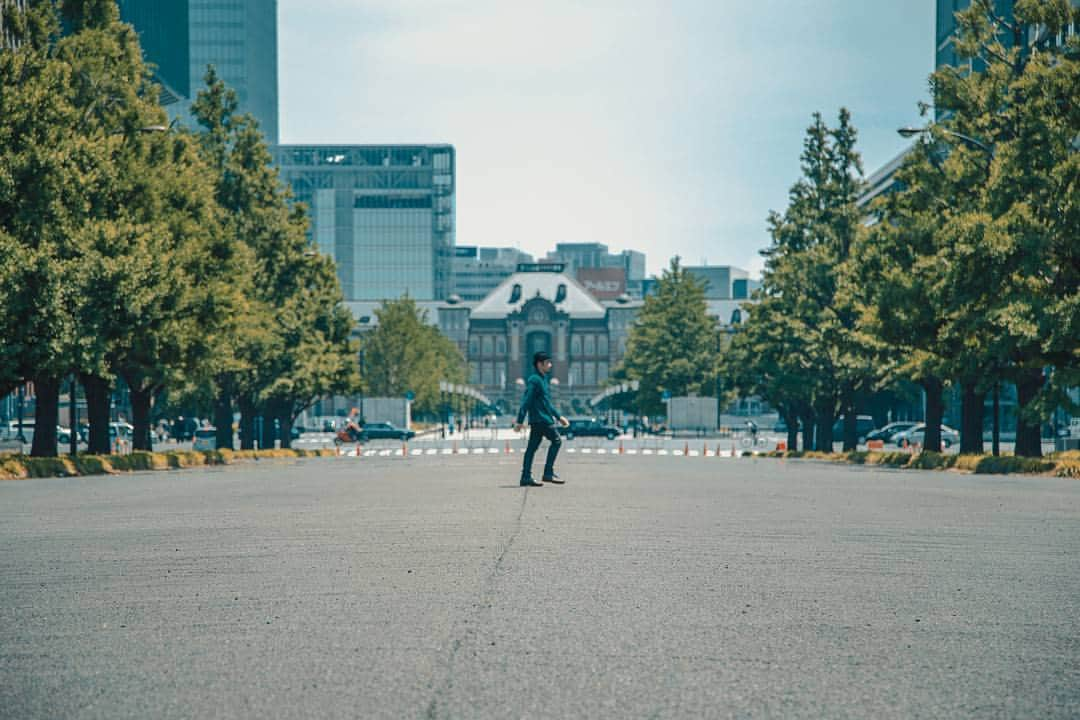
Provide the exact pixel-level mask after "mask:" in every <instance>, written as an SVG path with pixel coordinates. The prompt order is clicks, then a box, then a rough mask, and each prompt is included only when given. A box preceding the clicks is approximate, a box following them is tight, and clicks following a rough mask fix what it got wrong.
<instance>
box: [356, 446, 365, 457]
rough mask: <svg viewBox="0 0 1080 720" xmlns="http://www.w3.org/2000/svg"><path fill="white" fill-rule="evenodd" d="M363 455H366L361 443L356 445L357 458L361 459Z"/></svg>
mask: <svg viewBox="0 0 1080 720" xmlns="http://www.w3.org/2000/svg"><path fill="white" fill-rule="evenodd" d="M363 454H364V451H363V449H362V448H361V447H360V443H356V457H360V456H361V455H363Z"/></svg>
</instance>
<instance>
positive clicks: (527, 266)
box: [517, 263, 566, 273]
mask: <svg viewBox="0 0 1080 720" xmlns="http://www.w3.org/2000/svg"><path fill="white" fill-rule="evenodd" d="M565 268H566V265H565V264H563V263H518V265H517V272H549V273H561V272H562V271H563V270H564V269H565Z"/></svg>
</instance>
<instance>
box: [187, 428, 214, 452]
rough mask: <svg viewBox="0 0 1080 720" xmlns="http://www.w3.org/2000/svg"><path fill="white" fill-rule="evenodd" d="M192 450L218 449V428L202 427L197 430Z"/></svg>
mask: <svg viewBox="0 0 1080 720" xmlns="http://www.w3.org/2000/svg"><path fill="white" fill-rule="evenodd" d="M191 449H192V450H217V428H212V427H202V428H199V429H198V430H196V431H195V439H194V440H192V443H191Z"/></svg>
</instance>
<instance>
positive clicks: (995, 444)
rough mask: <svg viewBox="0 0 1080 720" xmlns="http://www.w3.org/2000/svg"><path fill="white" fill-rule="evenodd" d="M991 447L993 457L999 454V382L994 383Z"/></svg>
mask: <svg viewBox="0 0 1080 720" xmlns="http://www.w3.org/2000/svg"><path fill="white" fill-rule="evenodd" d="M990 443H991V448H992V450H993V453H994V457H997V456H998V455H1000V454H1001V382H1000V381H998V382H996V383H994V420H993V430H992V431H991V433H990Z"/></svg>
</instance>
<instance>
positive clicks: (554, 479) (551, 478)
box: [544, 473, 566, 485]
mask: <svg viewBox="0 0 1080 720" xmlns="http://www.w3.org/2000/svg"><path fill="white" fill-rule="evenodd" d="M544 482H546V483H554V484H556V485H563V484H565V483H566V481H565V480H563V479H562V478H560V477H559V475H558V473H551V475H545V476H544Z"/></svg>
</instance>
